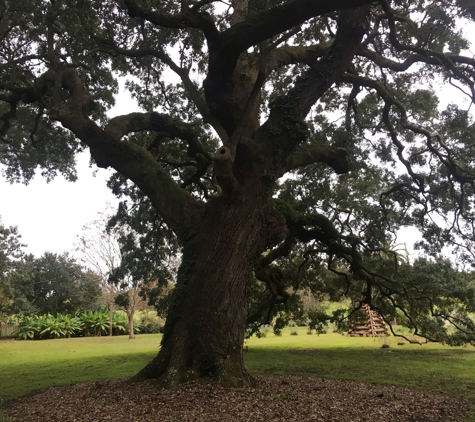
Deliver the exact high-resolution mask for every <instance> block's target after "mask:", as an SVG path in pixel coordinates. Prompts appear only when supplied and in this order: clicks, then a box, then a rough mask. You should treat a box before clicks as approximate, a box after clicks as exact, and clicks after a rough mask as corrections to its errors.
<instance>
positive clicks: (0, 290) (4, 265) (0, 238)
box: [0, 218, 25, 318]
mask: <svg viewBox="0 0 475 422" xmlns="http://www.w3.org/2000/svg"><path fill="white" fill-rule="evenodd" d="M20 238H21V236H20V235H19V233H18V229H17V227H5V226H4V225H3V224H2V220H1V218H0V318H1V317H2V315H3V314H5V313H6V310H7V309H8V308H9V307H10V306H11V305H12V303H13V289H12V285H11V282H10V277H11V273H12V272H13V271H14V268H15V263H16V262H17V261H18V260H19V259H21V257H22V256H23V251H22V248H23V247H24V246H25V245H22V244H21V243H20Z"/></svg>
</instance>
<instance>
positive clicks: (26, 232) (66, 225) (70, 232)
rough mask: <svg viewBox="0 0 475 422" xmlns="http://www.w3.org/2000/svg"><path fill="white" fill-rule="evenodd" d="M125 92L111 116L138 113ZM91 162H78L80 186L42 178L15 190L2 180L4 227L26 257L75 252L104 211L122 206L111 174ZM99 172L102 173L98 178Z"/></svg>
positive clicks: (0, 214)
mask: <svg viewBox="0 0 475 422" xmlns="http://www.w3.org/2000/svg"><path fill="white" fill-rule="evenodd" d="M124 91H125V90H124V89H123V86H122V89H121V92H122V94H120V95H119V97H118V98H117V102H116V106H115V107H114V108H113V109H111V110H110V112H109V116H110V117H113V116H116V115H119V114H124V113H130V112H133V111H137V110H138V108H137V105H136V103H135V102H134V101H133V100H132V99H131V98H130V96H129V95H128V94H127V93H124ZM89 157H90V154H89V152H88V151H86V152H85V153H82V154H81V155H79V156H78V157H77V173H78V180H77V181H76V182H75V183H71V182H67V181H66V180H65V179H64V178H63V177H61V176H58V177H56V178H55V179H54V180H53V181H52V182H50V183H46V181H45V179H43V178H42V177H41V175H40V174H37V175H36V176H35V178H34V179H33V180H32V181H31V182H30V183H29V184H28V185H27V186H25V185H23V184H13V185H12V184H10V183H7V182H6V180H5V178H3V177H2V176H1V175H0V217H1V218H2V222H3V224H4V225H5V226H18V231H19V233H20V234H21V236H22V242H23V243H24V244H26V245H27V247H26V248H25V251H26V252H28V253H32V254H34V255H36V256H38V257H39V256H41V255H42V254H43V253H44V252H45V251H49V252H56V253H62V252H64V251H72V250H73V245H74V243H75V242H76V237H77V235H79V234H80V233H81V229H82V227H83V226H84V225H85V224H87V223H90V222H91V221H93V220H95V219H96V218H97V214H98V213H99V212H101V211H105V209H106V207H107V204H108V203H110V204H112V205H115V204H117V199H116V197H115V196H114V195H113V194H112V193H111V191H110V190H109V188H107V186H106V181H107V179H108V178H109V176H110V175H111V174H112V170H110V169H108V170H105V169H98V168H97V166H93V168H89ZM0 168H1V167H0ZM94 170H98V171H97V174H96V176H95V177H94V176H93V172H94Z"/></svg>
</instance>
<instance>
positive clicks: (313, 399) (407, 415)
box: [2, 375, 469, 422]
mask: <svg viewBox="0 0 475 422" xmlns="http://www.w3.org/2000/svg"><path fill="white" fill-rule="evenodd" d="M256 379H257V381H258V384H257V386H256V387H252V388H250V387H246V388H235V389H227V388H223V387H220V386H218V385H216V384H214V383H212V382H210V381H209V380H200V381H196V382H191V383H188V384H184V385H181V386H179V387H177V388H174V389H171V390H157V389H156V388H155V387H154V384H153V381H146V382H142V383H137V384H132V385H126V384H124V383H123V380H122V381H121V380H111V381H100V382H89V383H83V384H76V385H71V386H63V387H54V388H51V389H49V390H47V391H44V392H42V393H39V394H36V395H33V396H28V397H23V398H20V399H15V400H12V401H10V402H7V403H5V404H4V405H3V406H2V410H3V412H4V413H5V414H6V415H7V416H9V417H10V418H11V419H12V420H13V421H14V422H101V421H127V422H149V421H150V422H152V421H153V422H157V421H160V422H168V421H173V422H175V421H176V422H178V421H180V422H188V421H189V422H192V421H193V422H201V421H203V422H205V421H206V422H212V421H219V422H227V421H247V422H250V421H266V422H271V421H286V422H287V421H322V422H332V421H338V422H350V421H351V422H359V421H367V422H389V421H391V422H409V421H413V422H424V421H427V422H429V421H430V422H439V421H440V422H448V421H460V420H462V419H463V416H464V415H465V414H466V413H467V412H468V410H469V404H468V402H467V401H466V400H464V399H462V398H458V397H450V396H446V395H442V394H436V393H432V392H427V391H418V390H412V389H408V388H398V387H393V386H383V385H375V384H366V383H361V382H353V381H341V380H328V379H320V378H305V377H296V376H292V377H289V376H286V377H283V376H264V375H258V376H256Z"/></svg>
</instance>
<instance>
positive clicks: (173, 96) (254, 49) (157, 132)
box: [0, 0, 475, 385]
mask: <svg viewBox="0 0 475 422" xmlns="http://www.w3.org/2000/svg"><path fill="white" fill-rule="evenodd" d="M0 6H1V8H0V10H2V12H0V70H1V73H0V122H1V123H0V148H1V150H0V160H1V162H2V163H3V164H5V165H6V166H7V170H6V172H5V175H6V177H7V178H8V179H9V180H12V181H16V180H23V181H28V180H29V179H30V178H31V176H32V175H33V170H34V169H35V168H36V166H40V168H41V169H42V171H43V174H44V175H45V176H46V177H47V178H48V177H53V176H54V175H55V174H56V173H57V172H60V173H62V174H63V175H65V176H66V177H67V178H69V179H74V178H75V173H74V169H73V163H74V154H75V153H76V152H77V151H80V150H83V149H84V148H89V151H90V153H91V157H92V159H93V160H94V162H95V163H96V164H97V165H98V166H99V167H113V168H114V169H115V170H116V171H117V172H118V173H117V175H116V176H115V177H114V178H113V179H112V180H111V181H110V186H111V188H112V189H113V191H114V192H115V193H116V194H117V195H119V196H122V197H123V199H124V201H123V203H122V205H121V208H120V209H119V212H118V214H117V217H116V218H115V220H114V222H113V223H117V224H120V223H121V222H126V223H127V224H129V225H130V224H131V227H132V228H134V229H135V230H136V232H135V233H136V235H135V234H134V236H132V237H131V238H130V242H129V243H128V246H127V253H128V258H130V259H126V260H125V262H126V263H127V265H128V271H131V272H133V271H143V272H146V273H147V274H152V273H153V271H154V270H157V271H158V273H160V271H159V270H160V269H161V267H162V264H163V259H164V257H165V256H166V255H167V254H169V253H176V251H177V250H178V249H179V250H180V254H181V256H182V263H181V266H180V269H179V271H178V276H177V279H176V287H175V288H174V289H173V293H172V297H171V298H170V301H169V302H168V307H167V312H168V316H167V322H166V327H165V334H164V337H163V340H162V348H161V350H160V353H159V355H158V356H157V358H155V359H154V360H153V361H152V362H151V363H150V364H149V365H148V366H147V367H146V368H144V369H143V370H142V371H141V372H140V373H139V374H138V376H137V378H136V379H142V378H146V377H155V378H159V380H160V382H161V383H162V384H163V385H173V384H176V383H179V382H182V381H186V380H189V379H193V378H197V377H200V376H211V377H213V378H215V379H217V380H218V381H220V382H222V383H223V384H226V385H242V384H246V383H251V382H252V377H250V376H249V374H247V372H246V371H245V369H244V364H243V360H242V341H243V336H244V330H245V327H246V324H252V323H254V324H259V323H263V322H265V321H269V320H270V319H272V318H274V317H275V315H276V312H277V311H278V310H279V309H282V308H285V307H286V306H290V304H291V303H292V301H295V300H297V299H296V297H295V294H294V293H295V292H296V291H297V290H298V289H299V287H300V286H303V285H308V286H309V288H311V289H312V290H313V291H314V292H315V293H320V294H322V295H326V296H327V297H331V298H336V297H339V296H342V295H344V296H345V297H347V298H350V299H351V306H350V308H349V310H348V313H352V312H354V311H356V310H357V309H359V308H360V307H361V306H362V305H363V304H369V305H370V306H372V307H373V308H375V309H377V310H378V311H379V312H380V313H381V314H382V315H383V317H384V318H385V319H386V320H387V321H388V320H390V319H391V318H394V316H396V315H399V316H400V318H401V319H402V320H403V322H404V323H405V324H406V325H408V326H409V327H411V328H412V329H414V330H415V331H416V332H417V333H418V334H419V335H421V336H423V337H425V338H428V339H430V340H438V341H446V342H449V343H450V342H452V343H456V344H459V343H463V342H467V341H468V342H473V341H474V338H475V325H474V322H473V319H471V318H470V317H469V316H467V315H468V314H469V313H470V312H473V311H474V309H475V300H474V292H473V282H472V281H471V279H470V274H468V273H467V271H468V269H469V268H470V266H471V265H473V264H474V257H475V255H474V252H475V250H474V243H473V242H474V226H473V219H474V211H475V210H474V206H475V202H474V194H475V189H474V188H475V185H474V179H475V170H474V157H475V127H474V123H473V120H472V115H471V112H470V105H471V104H472V103H473V101H474V99H475V85H474V83H475V59H473V57H472V55H471V54H470V53H469V48H470V43H469V40H468V38H467V34H465V33H464V31H463V29H465V28H470V25H472V24H473V20H474V19H475V9H474V8H473V6H472V5H471V2H470V1H468V0H443V1H439V2H428V1H424V0H394V1H389V0H380V1H367V0H352V1H349V0H333V1H327V0H230V1H229V2H224V1H218V0H181V1H177V0H169V1H150V0H117V1H104V0H51V1H46V0H41V1H33V0H25V1H22V2H12V1H10V0H0ZM120 77H123V78H126V80H127V83H126V86H127V88H128V89H129V91H130V92H131V93H132V95H133V97H134V98H135V99H136V100H137V102H138V104H139V105H140V107H141V108H142V110H143V111H142V112H134V113H126V112H125V114H122V115H119V116H114V117H111V116H109V115H108V114H107V111H108V110H109V109H110V108H111V107H112V105H113V104H114V94H116V93H117V87H118V80H119V78H120ZM448 88H452V91H450V92H451V93H452V94H450V95H453V93H454V92H457V93H459V94H460V95H461V96H462V97H463V98H464V99H465V103H464V102H463V100H462V101H459V102H458V103H451V102H449V104H444V103H443V102H441V101H440V98H439V97H440V91H441V89H448ZM403 226H406V227H413V228H414V229H416V228H417V229H418V230H420V232H421V234H422V241H421V242H420V243H419V245H418V246H419V247H420V248H421V250H422V251H424V252H425V254H426V258H421V259H420V260H418V261H417V262H414V263H404V262H400V260H399V259H398V256H397V254H396V253H395V251H393V250H391V248H390V247H388V245H390V244H391V243H392V242H394V241H395V239H396V234H397V231H398V229H399V228H400V227H403ZM443 248H452V250H453V251H454V253H455V254H456V255H455V256H456V261H457V265H458V266H459V269H458V270H457V269H454V268H453V265H452V264H451V263H450V262H449V261H446V260H445V261H444V260H443V259H442V258H440V254H441V252H442V250H443ZM164 251H165V252H164ZM141 259H143V260H144V262H146V264H147V265H145V266H144V267H142V269H140V270H139V268H140V265H139V263H140V260H141ZM462 270H464V271H462ZM347 316H348V315H344V314H341V315H338V316H336V318H337V322H338V323H343V322H344V321H346V319H347ZM446 322H452V325H451V327H453V328H450V327H449V326H448V325H447V324H446Z"/></svg>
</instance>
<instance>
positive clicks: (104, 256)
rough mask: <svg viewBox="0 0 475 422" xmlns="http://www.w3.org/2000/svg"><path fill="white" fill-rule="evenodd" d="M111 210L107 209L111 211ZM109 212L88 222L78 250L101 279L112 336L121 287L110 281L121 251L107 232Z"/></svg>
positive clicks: (103, 298) (118, 262) (115, 238)
mask: <svg viewBox="0 0 475 422" xmlns="http://www.w3.org/2000/svg"><path fill="white" fill-rule="evenodd" d="M109 211H111V210H109V209H108V210H107V211H106V213H107V212H109ZM108 220H109V217H108V216H107V214H104V213H101V214H100V216H99V218H98V219H97V220H95V221H92V222H91V223H89V224H86V225H85V226H84V227H83V229H82V233H81V234H80V235H79V236H78V243H77V245H76V248H75V249H76V252H77V253H79V257H80V258H79V259H80V261H81V262H82V263H83V264H84V265H85V266H86V267H87V268H89V269H90V270H91V271H93V272H94V273H95V274H97V275H99V277H100V280H101V289H102V299H101V302H102V303H103V304H104V305H105V306H106V307H107V309H108V311H109V336H112V325H113V324H112V319H113V314H114V304H115V299H116V296H117V294H118V293H119V287H118V286H117V284H114V283H109V275H110V274H111V273H113V272H114V270H115V269H116V268H117V267H118V266H119V265H120V262H121V252H120V246H119V243H118V241H117V237H116V236H114V234H112V233H110V232H107V231H106V227H107V221H108Z"/></svg>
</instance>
